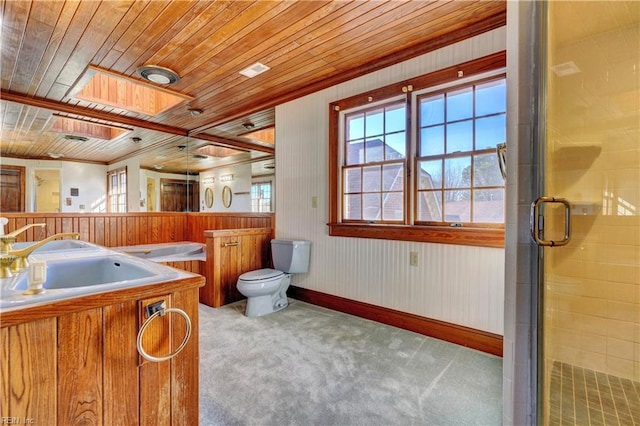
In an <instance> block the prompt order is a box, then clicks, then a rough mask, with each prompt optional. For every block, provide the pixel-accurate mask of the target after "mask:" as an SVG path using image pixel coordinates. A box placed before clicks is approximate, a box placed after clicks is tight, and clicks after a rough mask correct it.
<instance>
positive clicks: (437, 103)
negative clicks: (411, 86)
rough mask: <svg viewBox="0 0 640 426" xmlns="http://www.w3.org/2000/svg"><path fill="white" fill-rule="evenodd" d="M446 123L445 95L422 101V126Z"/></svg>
mask: <svg viewBox="0 0 640 426" xmlns="http://www.w3.org/2000/svg"><path fill="white" fill-rule="evenodd" d="M440 123H444V95H437V96H431V97H428V98H422V99H421V100H420V126H422V127H425V126H431V125H432V124H440Z"/></svg>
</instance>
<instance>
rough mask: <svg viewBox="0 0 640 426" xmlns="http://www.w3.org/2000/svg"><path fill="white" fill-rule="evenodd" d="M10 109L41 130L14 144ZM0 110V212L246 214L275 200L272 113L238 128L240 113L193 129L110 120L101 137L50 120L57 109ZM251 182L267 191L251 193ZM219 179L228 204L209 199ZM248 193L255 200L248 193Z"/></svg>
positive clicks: (18, 106)
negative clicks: (35, 119)
mask: <svg viewBox="0 0 640 426" xmlns="http://www.w3.org/2000/svg"><path fill="white" fill-rule="evenodd" d="M14 109H20V110H21V111H22V110H23V109H26V110H27V114H32V115H35V116H40V117H45V118H44V120H45V125H44V127H45V130H42V128H40V131H35V129H34V130H33V131H29V132H27V133H26V134H24V132H23V134H22V135H21V138H20V141H19V142H16V134H17V133H18V132H19V131H20V130H19V128H18V127H17V126H18V124H17V123H15V124H13V125H12V124H11V123H7V119H6V117H8V116H10V115H11V111H12V110H14ZM2 110H3V111H2V112H3V115H4V117H5V118H4V121H3V129H2V141H1V145H0V156H1V159H2V161H1V164H0V184H1V185H2V188H3V196H2V205H1V206H0V211H3V212H87V213H91V212H95V213H102V212H113V213H122V212H156V211H171V212H187V211H210V212H215V211H234V212H251V211H271V208H272V206H273V202H272V199H271V197H272V194H273V190H272V187H271V186H272V183H273V177H274V175H275V167H274V164H275V161H274V155H273V152H274V149H273V145H274V135H273V134H274V126H273V120H271V124H270V125H269V126H268V127H266V128H260V129H258V130H255V129H254V128H253V127H250V128H247V127H245V125H246V122H247V119H246V118H241V119H238V120H237V122H236V123H235V124H234V123H228V124H225V125H221V126H217V127H216V128H212V129H205V130H204V131H202V132H201V133H199V134H197V135H195V136H180V135H175V134H169V133H166V132H162V131H157V130H153V129H140V128H135V127H130V126H129V127H128V126H124V125H117V126H116V125H115V124H114V123H110V125H111V126H112V127H117V132H115V133H114V134H115V135H116V136H115V137H114V138H113V139H111V140H104V139H100V138H98V137H96V136H95V134H89V132H87V131H85V132H84V133H83V131H75V130H77V129H78V128H79V127H78V126H77V123H76V126H75V127H73V126H71V127H64V125H62V124H60V123H59V121H56V122H57V123H58V124H57V126H58V127H55V126H54V125H52V124H47V123H49V122H51V120H54V121H55V120H59V119H60V118H66V117H67V116H66V115H64V114H62V113H59V112H56V111H51V110H47V109H44V108H37V107H32V106H25V105H21V104H19V103H15V102H8V101H5V100H2ZM268 116H269V117H272V116H273V114H271V115H268ZM74 118H77V117H74ZM76 121H78V120H76ZM95 121H96V120H94V122H95ZM81 124H82V125H86V124H87V123H86V122H82V123H81ZM40 125H41V126H42V123H40ZM61 126H62V128H63V132H62V133H61V132H59V131H58V130H59V128H60V127H61ZM234 126H235V127H236V128H237V129H240V130H237V129H235V130H234V128H233V127H234ZM56 129H58V130H56ZM220 135H222V136H220ZM238 141H239V142H238ZM236 143H237V145H235V144H236ZM102 160H108V161H102ZM254 185H257V186H260V187H261V188H263V187H265V186H266V187H268V188H269V190H268V191H267V192H265V190H264V189H261V190H260V191H256V190H254V188H253V186H254ZM224 186H227V187H229V191H231V194H232V196H233V203H232V204H231V205H230V206H229V207H225V206H224V205H223V202H222V198H221V197H213V194H221V193H222V189H223V187H224ZM205 192H206V193H207V194H211V196H209V195H206V194H205ZM252 194H254V195H255V196H256V197H258V198H259V197H260V196H262V198H261V199H260V201H259V200H257V199H252ZM265 194H267V195H268V202H265V200H264V196H265Z"/></svg>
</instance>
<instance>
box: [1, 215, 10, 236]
mask: <svg viewBox="0 0 640 426" xmlns="http://www.w3.org/2000/svg"><path fill="white" fill-rule="evenodd" d="M7 223H9V219H7V218H6V217H0V235H4V226H5V225H6V224H7Z"/></svg>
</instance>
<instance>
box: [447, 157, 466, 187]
mask: <svg viewBox="0 0 640 426" xmlns="http://www.w3.org/2000/svg"><path fill="white" fill-rule="evenodd" d="M470 186H471V157H460V158H450V159H447V160H445V161H444V187H445V188H469V187H470Z"/></svg>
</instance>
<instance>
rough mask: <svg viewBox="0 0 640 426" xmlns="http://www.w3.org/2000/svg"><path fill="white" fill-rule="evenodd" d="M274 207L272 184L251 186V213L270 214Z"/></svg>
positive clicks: (262, 183)
mask: <svg viewBox="0 0 640 426" xmlns="http://www.w3.org/2000/svg"><path fill="white" fill-rule="evenodd" d="M271 206H272V191H271V182H270V181H269V182H255V183H252V184H251V211H252V212H270V211H271Z"/></svg>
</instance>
